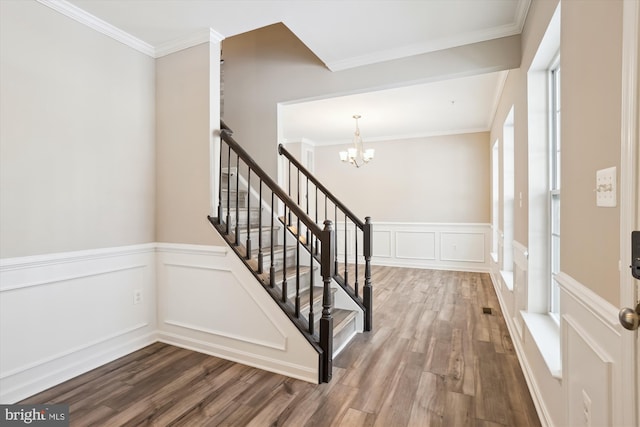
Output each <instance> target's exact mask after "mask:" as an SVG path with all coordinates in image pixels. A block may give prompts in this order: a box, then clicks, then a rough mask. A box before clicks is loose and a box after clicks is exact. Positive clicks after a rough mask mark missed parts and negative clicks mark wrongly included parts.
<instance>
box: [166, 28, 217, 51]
mask: <svg viewBox="0 0 640 427" xmlns="http://www.w3.org/2000/svg"><path fill="white" fill-rule="evenodd" d="M222 40H224V36H223V35H222V34H220V33H218V32H217V31H215V30H214V29H213V28H209V29H208V30H203V31H199V32H197V33H195V34H192V35H190V36H187V37H183V38H180V39H177V40H172V41H170V42H167V43H163V44H161V45H160V46H158V47H157V48H156V49H155V56H154V57H155V58H160V57H162V56H166V55H169V54H172V53H175V52H178V51H181V50H183V49H187V48H190V47H193V46H197V45H199V44H202V43H208V42H211V43H220V42H221V41H222Z"/></svg>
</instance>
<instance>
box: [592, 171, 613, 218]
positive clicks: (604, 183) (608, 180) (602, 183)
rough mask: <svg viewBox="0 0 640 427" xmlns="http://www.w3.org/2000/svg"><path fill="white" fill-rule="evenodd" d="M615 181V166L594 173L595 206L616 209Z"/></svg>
mask: <svg viewBox="0 0 640 427" xmlns="http://www.w3.org/2000/svg"><path fill="white" fill-rule="evenodd" d="M616 180H617V178H616V168H615V166H614V167H611V168H607V169H600V170H599V171H597V172H596V206H600V207H605V208H614V207H616V203H617V201H616V192H617V191H616Z"/></svg>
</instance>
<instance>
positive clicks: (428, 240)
mask: <svg viewBox="0 0 640 427" xmlns="http://www.w3.org/2000/svg"><path fill="white" fill-rule="evenodd" d="M338 230H340V229H338ZM338 238H339V242H340V234H338ZM490 242H491V226H490V224H436V223H397V222H374V223H373V256H372V259H371V262H372V264H377V265H387V266H396V267H412V268H431V269H438V270H459V271H480V272H489V271H490V264H489V259H490V258H489V249H490V247H489V244H490ZM358 244H359V245H360V243H358ZM358 247H359V248H361V247H362V246H358ZM338 248H339V249H338V250H339V251H340V248H341V246H338Z"/></svg>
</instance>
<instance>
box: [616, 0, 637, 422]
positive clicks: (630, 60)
mask: <svg viewBox="0 0 640 427" xmlns="http://www.w3.org/2000/svg"><path fill="white" fill-rule="evenodd" d="M622 19H623V25H622V120H621V145H620V152H621V160H620V262H621V264H620V270H621V271H620V307H634V306H635V304H636V302H637V301H638V298H639V297H640V295H638V289H637V281H636V280H635V279H634V278H633V277H632V276H631V274H630V272H629V268H628V266H629V265H631V250H630V249H631V241H630V239H631V231H633V230H634V229H636V227H637V225H638V224H637V222H636V221H637V220H638V215H640V213H639V212H637V209H638V204H639V202H640V201H639V200H638V198H639V196H638V190H640V183H639V182H638V179H639V178H638V174H639V172H640V171H639V169H640V165H638V163H639V160H638V156H639V155H640V153H639V151H640V147H638V145H639V142H638V122H639V121H640V118H639V117H638V113H639V111H638V110H639V108H638V102H639V95H638V85H639V83H640V82H639V81H638V80H639V77H638V75H639V71H640V70H639V69H638V47H639V43H640V40H639V37H640V34H639V28H638V27H639V26H640V24H639V21H640V2H638V1H637V0H624V3H623V18H622ZM620 329H621V336H620V337H621V345H622V357H621V366H620V377H619V379H620V385H621V390H622V393H620V398H621V404H622V405H621V408H623V416H622V421H623V423H624V425H629V426H637V427H640V404H639V403H638V401H639V400H640V399H639V398H640V369H639V368H638V365H637V363H638V360H639V359H638V358H640V354H638V352H639V351H640V350H639V349H638V346H639V344H638V331H635V332H631V331H627V330H625V329H622V327H621V328H620Z"/></svg>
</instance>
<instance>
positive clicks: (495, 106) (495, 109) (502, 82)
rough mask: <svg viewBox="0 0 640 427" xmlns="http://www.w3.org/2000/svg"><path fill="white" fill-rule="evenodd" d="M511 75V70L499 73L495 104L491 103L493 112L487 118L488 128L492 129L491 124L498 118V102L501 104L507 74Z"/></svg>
mask: <svg viewBox="0 0 640 427" xmlns="http://www.w3.org/2000/svg"><path fill="white" fill-rule="evenodd" d="M508 75H509V71H503V72H501V73H500V74H499V75H498V84H497V85H496V92H495V94H494V96H493V104H492V105H491V114H490V115H489V118H488V119H487V129H491V124H492V123H493V121H494V120H495V118H496V114H497V113H498V104H500V98H502V91H503V90H504V85H505V83H506V82H507V76H508Z"/></svg>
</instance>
